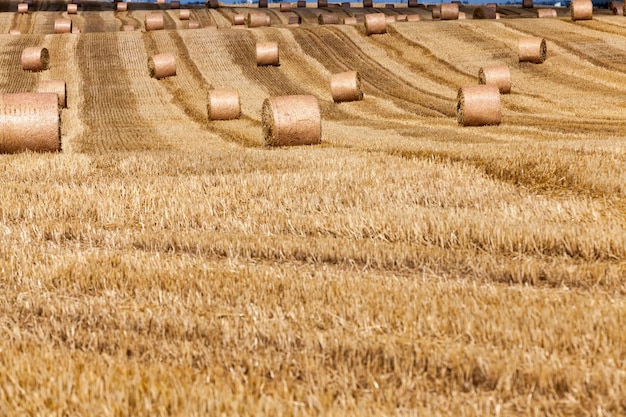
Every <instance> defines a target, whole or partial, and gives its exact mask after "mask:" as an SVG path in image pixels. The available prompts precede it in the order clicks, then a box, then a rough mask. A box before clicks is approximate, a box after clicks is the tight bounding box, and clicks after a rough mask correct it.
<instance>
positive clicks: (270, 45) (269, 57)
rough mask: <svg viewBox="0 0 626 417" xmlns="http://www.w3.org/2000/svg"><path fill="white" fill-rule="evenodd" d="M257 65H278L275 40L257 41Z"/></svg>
mask: <svg viewBox="0 0 626 417" xmlns="http://www.w3.org/2000/svg"><path fill="white" fill-rule="evenodd" d="M256 64H257V66H265V65H273V66H278V65H280V60H279V56H278V43H277V42H257V44H256Z"/></svg>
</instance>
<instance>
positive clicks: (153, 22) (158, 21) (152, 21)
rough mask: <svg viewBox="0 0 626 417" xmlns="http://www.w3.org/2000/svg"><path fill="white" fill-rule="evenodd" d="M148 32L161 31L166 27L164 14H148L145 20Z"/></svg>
mask: <svg viewBox="0 0 626 417" xmlns="http://www.w3.org/2000/svg"><path fill="white" fill-rule="evenodd" d="M144 25H145V27H146V30H161V29H163V28H164V27H165V23H164V22H163V14H161V13H148V14H147V15H146V17H145V20H144Z"/></svg>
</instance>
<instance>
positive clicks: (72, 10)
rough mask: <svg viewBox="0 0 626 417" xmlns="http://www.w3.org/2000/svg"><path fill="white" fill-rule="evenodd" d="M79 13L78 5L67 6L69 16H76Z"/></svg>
mask: <svg viewBox="0 0 626 417" xmlns="http://www.w3.org/2000/svg"><path fill="white" fill-rule="evenodd" d="M76 13H78V5H77V4H68V5H67V14H76Z"/></svg>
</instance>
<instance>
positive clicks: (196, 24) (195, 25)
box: [187, 19, 217, 29]
mask: <svg viewBox="0 0 626 417" xmlns="http://www.w3.org/2000/svg"><path fill="white" fill-rule="evenodd" d="M187 29H200V22H198V21H197V20H193V19H189V21H188V22H187ZM215 29H217V26H216V27H215Z"/></svg>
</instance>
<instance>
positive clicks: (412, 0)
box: [408, 0, 418, 7]
mask: <svg viewBox="0 0 626 417" xmlns="http://www.w3.org/2000/svg"><path fill="white" fill-rule="evenodd" d="M417 3H418V2H417V0H409V4H408V7H417Z"/></svg>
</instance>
